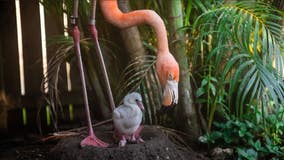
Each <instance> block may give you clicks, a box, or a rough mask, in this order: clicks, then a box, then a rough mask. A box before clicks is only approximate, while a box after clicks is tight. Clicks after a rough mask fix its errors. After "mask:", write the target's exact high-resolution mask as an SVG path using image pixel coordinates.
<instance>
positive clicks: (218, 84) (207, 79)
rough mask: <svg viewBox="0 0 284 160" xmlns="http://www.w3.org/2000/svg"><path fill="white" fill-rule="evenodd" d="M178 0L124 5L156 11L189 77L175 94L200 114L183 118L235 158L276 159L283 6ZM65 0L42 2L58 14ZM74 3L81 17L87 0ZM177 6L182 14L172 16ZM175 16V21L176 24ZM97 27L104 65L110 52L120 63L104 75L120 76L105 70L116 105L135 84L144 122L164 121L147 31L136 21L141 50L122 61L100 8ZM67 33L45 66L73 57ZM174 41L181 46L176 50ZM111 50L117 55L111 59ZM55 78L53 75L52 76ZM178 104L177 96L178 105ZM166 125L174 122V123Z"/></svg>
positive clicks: (279, 151)
mask: <svg viewBox="0 0 284 160" xmlns="http://www.w3.org/2000/svg"><path fill="white" fill-rule="evenodd" d="M177 1H179V2H180V4H181V5H175V6H174V8H171V7H173V3H165V2H164V1H162V0H147V1H146V0H145V1H130V6H131V7H132V8H133V9H140V8H148V9H153V10H155V11H156V12H158V13H159V15H161V16H162V18H163V20H164V21H165V24H166V25H167V28H168V31H169V37H170V46H171V51H174V52H173V55H174V56H175V57H176V58H177V60H178V61H179V62H180V65H182V66H181V68H182V70H181V75H182V76H185V77H186V78H188V79H187V80H182V82H181V84H183V85H182V87H180V94H181V93H182V95H183V94H184V93H185V92H186V89H189V92H188V93H191V94H192V95H191V96H192V98H193V99H192V100H191V99H186V98H184V97H183V98H182V97H181V98H180V102H182V105H183V107H185V109H188V108H189V107H192V108H190V109H188V110H190V111H191V110H192V109H193V110H195V111H194V112H192V113H194V114H195V115H193V116H196V117H198V118H199V119H198V121H196V122H195V121H190V123H188V124H192V123H194V124H193V125H197V126H202V129H203V130H202V131H203V133H205V136H202V137H201V140H202V142H206V143H209V144H210V146H216V145H217V146H218V145H219V144H222V143H224V145H221V146H222V147H231V148H234V149H235V151H236V152H235V153H236V154H237V155H238V157H239V158H240V159H256V158H267V157H269V158H271V157H275V158H276V159H277V158H279V159H281V158H283V153H284V150H283V147H281V146H282V145H283V140H284V139H283V133H282V130H283V126H284V125H283V123H282V121H283V103H284V83H283V73H284V71H283V64H284V59H283V53H284V31H283V28H284V27H283V21H284V20H283V17H284V13H283V11H281V10H279V9H277V7H283V6H281V4H282V3H281V2H280V1H277V0H271V1H260V0H259V1H257V0H256V1H252V0H251V1H224V0H209V1H201V0H177ZM71 2H72V1H71V0H66V5H67V9H66V10H64V9H62V6H60V5H59V4H60V3H61V2H58V4H57V2H55V1H48V0H46V1H44V3H46V5H47V6H49V7H48V8H49V9H50V10H51V11H52V7H51V6H55V8H54V7H53V9H55V10H56V11H57V13H58V14H62V12H66V13H67V14H68V15H70V14H71V11H72V7H70V6H71V5H72V3H71ZM80 2H81V1H80ZM282 5H283V4H282ZM81 7H85V10H84V9H81V12H82V13H80V17H86V16H87V15H88V13H87V12H85V11H86V10H87V8H88V2H87V1H82V5H81ZM60 8H61V9H60ZM70 8H71V9H70ZM179 10H180V11H181V12H180V13H181V15H175V14H177V13H179V12H178V11H179ZM173 11H174V12H173ZM98 13H99V12H98ZM179 16H181V17H182V18H181V20H180V19H179V22H177V21H174V20H173V19H175V20H176V19H178V18H177V17H179ZM176 23H179V26H178V27H177V25H176ZM86 24H87V19H86V18H83V19H82V21H81V23H80V27H81V28H82V31H83V32H82V33H83V34H82V37H83V38H82V42H81V44H82V46H83V47H82V48H83V52H84V56H89V57H90V56H91V57H92V59H93V60H92V61H90V60H89V58H85V61H86V62H85V63H86V64H87V65H86V66H87V70H88V75H89V78H90V82H91V84H92V86H93V88H94V90H96V92H97V97H98V99H100V100H101V101H103V102H102V103H101V104H103V105H107V100H106V99H105V97H106V96H103V95H104V91H103V88H104V87H103V84H101V83H98V82H99V81H100V80H99V79H100V77H99V76H98V75H99V72H100V71H99V70H97V69H94V68H97V67H98V66H97V65H96V61H95V60H94V59H95V57H93V55H92V54H88V53H90V52H92V51H93V49H92V44H91V43H90V42H89V39H87V38H86V37H87V36H88V32H87V31H85V28H86ZM180 24H181V25H180ZM97 26H98V28H99V29H98V30H99V33H100V34H99V35H100V42H101V44H102V46H103V48H104V49H103V50H104V51H105V52H104V53H105V55H106V56H105V59H106V62H107V65H109V64H110V62H111V60H110V59H115V60H116V63H117V64H118V65H119V64H120V67H119V69H118V70H116V71H111V73H110V74H109V75H119V76H113V77H110V79H111V83H112V88H113V91H114V95H115V96H116V98H115V99H116V104H119V103H120V101H121V99H122V97H123V95H125V94H126V93H127V92H130V91H134V90H136V91H140V92H141V93H142V94H143V99H144V100H145V101H144V103H145V106H146V114H145V119H146V123H149V124H157V123H158V124H165V123H164V122H165V121H167V120H166V119H163V117H159V116H160V114H159V111H158V110H159V109H160V106H161V103H160V97H161V95H160V94H161V92H160V86H159V84H158V80H157V76H156V73H155V52H156V48H155V44H156V38H155V34H154V32H153V31H152V30H151V29H150V28H149V27H148V26H142V27H139V30H140V34H141V37H142V39H143V44H144V47H145V48H146V50H147V53H146V55H145V56H140V57H137V58H133V59H130V58H129V57H128V58H127V60H126V62H127V63H125V58H123V56H122V55H123V54H121V52H123V51H124V48H123V47H121V46H120V45H117V43H119V42H118V41H116V40H115V39H113V36H111V34H109V33H108V32H112V30H114V28H113V27H110V26H107V25H106V23H104V22H103V20H102V17H101V15H100V14H98V23H97ZM100 26H104V27H101V28H100ZM105 26H107V27H105ZM112 33H113V32H112ZM176 35H180V36H179V38H180V39H175V38H176V37H174V36H176ZM70 40H71V39H69V40H68V41H67V39H66V37H64V38H63V37H62V36H61V38H56V39H54V40H53V42H56V46H57V47H59V48H58V52H60V53H62V54H64V56H63V55H62V56H59V58H55V59H57V60H56V61H54V64H52V65H50V66H53V67H51V68H50V71H52V72H55V73H58V72H57V70H56V69H58V67H56V65H55V63H56V62H58V63H57V64H60V63H63V62H64V61H65V60H69V61H70V60H71V59H72V54H73V53H72V52H73V51H72V50H73V49H72V41H70ZM126 43H127V42H126ZM117 46H119V47H117ZM175 46H184V48H182V47H180V48H179V49H176V48H175ZM113 50H115V51H116V53H115V54H112V52H111V51H113ZM184 52H185V53H184ZM58 55H61V54H59V53H58ZM110 55H117V56H115V58H114V57H112V56H110ZM63 59H64V60H63ZM88 61H89V62H88ZM185 62H186V63H185ZM121 64H124V65H121ZM125 64H128V65H127V66H126V65H125ZM123 68H124V69H123ZM52 72H51V73H52ZM120 73H121V74H120ZM115 77H120V78H119V79H118V78H115ZM186 78H184V79H186ZM189 78H190V80H189ZM54 80H55V81H54V82H56V81H57V79H56V77H55V78H54ZM184 82H186V83H184ZM54 84H55V86H56V83H54ZM55 88H56V87H55ZM186 93H187V92H186ZM53 97H56V96H52V98H53ZM52 98H51V99H52ZM184 104H187V105H184ZM180 105H181V103H180V104H179V106H178V108H180V107H181V106H180ZM183 113H184V112H183ZM175 114H177V115H178V116H175V117H179V116H180V114H181V113H179V112H177V113H175ZM187 116H188V115H187ZM185 121H186V120H185ZM167 122H168V121H167ZM185 123H187V122H185ZM170 125H171V127H177V125H179V124H175V123H171V124H170ZM184 130H186V129H184ZM197 132H200V130H198V131H197ZM190 134H191V133H190ZM211 144H213V145H211ZM219 146H220V145H219Z"/></svg>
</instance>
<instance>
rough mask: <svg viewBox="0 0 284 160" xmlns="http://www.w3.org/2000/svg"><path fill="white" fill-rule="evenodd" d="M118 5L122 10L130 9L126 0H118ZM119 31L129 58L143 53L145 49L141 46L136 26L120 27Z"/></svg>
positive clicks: (127, 10)
mask: <svg viewBox="0 0 284 160" xmlns="http://www.w3.org/2000/svg"><path fill="white" fill-rule="evenodd" d="M118 6H119V9H120V10H121V11H122V12H129V11H130V10H131V8H130V6H129V1H128V0H119V1H118ZM120 33H121V36H122V39H123V42H124V46H125V49H126V51H127V54H128V55H129V57H130V58H131V59H133V58H135V57H137V56H142V55H145V49H144V47H143V44H142V41H141V38H140V33H139V31H138V28H137V27H131V28H127V29H122V30H121V32H120Z"/></svg>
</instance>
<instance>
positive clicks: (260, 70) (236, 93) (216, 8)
mask: <svg viewBox="0 0 284 160" xmlns="http://www.w3.org/2000/svg"><path fill="white" fill-rule="evenodd" d="M195 4H196V5H197V6H198V8H200V10H201V11H202V12H203V13H202V14H201V15H200V16H198V17H197V19H196V20H195V22H194V23H193V25H192V30H191V31H192V32H191V35H190V36H189V37H193V38H191V39H190V40H191V42H190V45H191V47H193V48H194V50H192V51H193V52H194V54H192V57H191V58H192V60H193V65H194V66H193V67H194V68H193V70H195V73H194V75H196V77H195V79H197V80H199V81H200V82H201V83H199V85H198V88H199V89H198V90H197V92H196V96H197V97H198V99H199V102H202V103H204V102H205V104H206V105H207V121H208V128H209V130H210V128H211V124H212V122H213V115H214V113H215V111H216V106H220V108H224V109H225V108H226V107H225V106H228V109H229V111H230V112H229V113H228V114H234V115H236V116H237V117H240V118H241V117H242V116H243V115H244V114H245V113H246V112H248V108H247V107H246V106H249V105H258V106H260V107H263V108H265V107H266V106H268V103H269V102H270V100H273V102H274V105H273V107H279V106H281V105H282V104H283V102H284V83H283V81H282V77H283V75H282V73H283V69H282V68H283V48H284V47H283V44H284V43H283V39H284V38H283V37H284V32H283V31H282V25H280V24H279V20H283V16H282V15H283V13H281V12H280V11H278V10H276V9H274V8H273V7H271V6H270V5H268V4H265V3H262V2H255V1H254V2H251V1H242V2H232V3H228V4H224V3H215V5H209V4H208V3H201V2H200V1H198V0H196V1H195ZM189 29H190V28H189ZM214 88H215V89H216V91H215V90H214Z"/></svg>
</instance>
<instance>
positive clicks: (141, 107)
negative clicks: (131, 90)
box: [136, 101, 145, 111]
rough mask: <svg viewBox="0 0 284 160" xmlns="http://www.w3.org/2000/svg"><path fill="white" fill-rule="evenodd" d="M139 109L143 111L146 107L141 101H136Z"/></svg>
mask: <svg viewBox="0 0 284 160" xmlns="http://www.w3.org/2000/svg"><path fill="white" fill-rule="evenodd" d="M136 103H137V105H138V107H139V108H140V109H141V110H142V111H143V110H144V109H145V108H144V105H143V103H142V102H141V101H136Z"/></svg>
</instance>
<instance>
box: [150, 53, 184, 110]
mask: <svg viewBox="0 0 284 160" xmlns="http://www.w3.org/2000/svg"><path fill="white" fill-rule="evenodd" d="M156 68H157V74H158V77H159V80H160V83H161V85H162V88H163V100H162V101H163V102H162V104H163V106H173V105H175V104H177V103H178V82H179V65H178V63H177V62H176V60H175V58H174V57H173V56H172V54H158V57H157V64H156Z"/></svg>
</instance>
